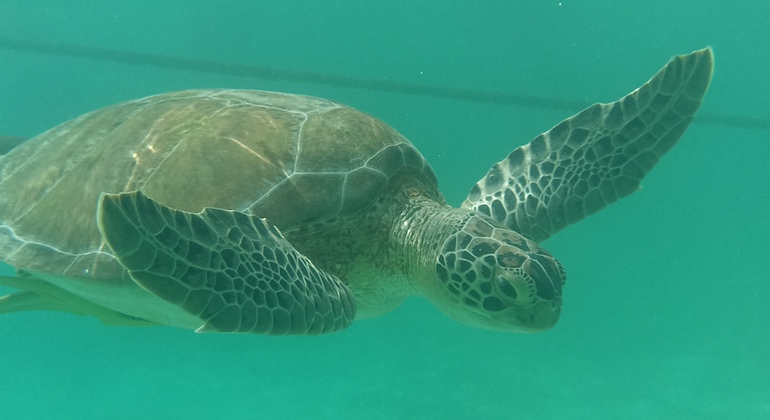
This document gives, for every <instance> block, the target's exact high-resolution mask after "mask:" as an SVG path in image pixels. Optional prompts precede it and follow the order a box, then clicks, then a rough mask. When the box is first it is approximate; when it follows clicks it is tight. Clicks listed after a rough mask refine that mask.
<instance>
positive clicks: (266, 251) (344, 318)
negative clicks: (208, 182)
mask: <svg viewBox="0 0 770 420" xmlns="http://www.w3.org/2000/svg"><path fill="white" fill-rule="evenodd" d="M98 222H99V229H100V230H101V232H102V235H103V237H104V239H105V240H106V241H107V244H108V245H109V247H110V248H111V249H112V251H113V253H114V254H115V256H116V257H117V258H118V261H120V263H121V264H123V266H124V267H126V269H128V273H129V274H130V275H131V278H133V279H134V281H135V282H136V283H138V284H139V285H140V286H142V287H143V288H144V289H146V290H147V291H149V292H150V293H152V294H154V295H156V296H158V297H160V298H162V299H165V300H167V301H169V302H171V303H173V304H175V305H178V306H179V307H181V308H182V309H184V310H185V311H186V312H187V313H189V314H191V315H193V316H196V317H198V318H200V319H201V321H203V325H202V326H201V327H200V328H198V330H197V331H199V332H241V333H258V334H273V335H279V334H323V333H329V332H334V331H339V330H342V329H344V328H346V327H347V326H348V325H350V323H351V322H352V321H353V319H354V317H355V302H354V299H353V294H352V292H351V291H350V289H348V288H347V286H345V285H344V284H343V283H342V282H341V281H340V280H338V279H337V278H335V277H334V276H332V275H330V274H328V273H325V272H323V271H321V270H319V269H318V268H316V267H315V266H313V264H312V263H311V262H310V260H309V259H307V258H306V257H305V256H303V255H301V254H300V253H299V252H298V251H297V250H296V249H294V247H292V246H291V244H289V242H288V241H286V239H285V238H284V237H283V235H281V233H280V232H279V231H278V229H277V228H275V227H274V226H272V225H271V224H269V223H268V222H267V221H266V220H265V219H261V218H259V217H254V216H250V215H247V214H244V213H241V212H237V211H231V210H221V209H211V208H209V209H204V210H203V211H202V212H201V213H187V212H183V211H179V210H174V209H171V208H168V207H165V206H163V205H161V204H159V203H157V202H155V201H153V200H151V199H150V198H148V197H146V196H145V195H144V194H142V193H141V192H139V191H136V192H131V193H122V194H116V195H112V194H104V195H102V198H101V200H100V205H99V210H98Z"/></svg>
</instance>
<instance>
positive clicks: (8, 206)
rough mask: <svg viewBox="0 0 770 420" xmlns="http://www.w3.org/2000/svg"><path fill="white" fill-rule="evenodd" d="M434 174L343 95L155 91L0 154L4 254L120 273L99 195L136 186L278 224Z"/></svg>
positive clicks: (342, 213)
mask: <svg viewBox="0 0 770 420" xmlns="http://www.w3.org/2000/svg"><path fill="white" fill-rule="evenodd" d="M407 179H419V180H420V182H421V183H422V184H423V185H425V186H427V187H428V188H429V189H433V190H435V191H436V193H437V194H438V188H437V185H436V178H435V175H434V173H433V170H432V169H431V168H430V166H429V165H428V163H427V162H426V161H425V159H424V158H423V157H422V155H420V153H419V152H418V151H417V149H415V147H414V146H413V145H412V144H411V143H410V142H409V141H408V140H407V139H406V138H404V137H403V136H401V135H400V134H399V133H398V132H396V131H395V130H394V129H393V128H391V127H389V126H388V125H387V124H385V123H383V122H382V121H380V120H378V119H376V118H373V117H371V116H369V115H366V114H364V113H361V112H359V111H356V110H354V109H352V108H349V107H346V106H344V105H341V104H339V103H335V102H331V101H327V100H324V99H318V98H312V97H307V96H297V95H289V94H282V93H272V92H262V91H246V90H198V91H184V92H176V93H168V94H162V95H157V96H151V97H148V98H144V99H139V100H135V101H131V102H125V103H122V104H119V105H115V106H112V107H108V108H104V109H101V110H98V111H94V112H91V113H89V114H86V115H83V116H81V117H79V118H77V119H74V120H72V121H69V122H67V123H64V124H62V125H60V126H58V127H56V128H54V129H52V130H50V131H48V132H46V133H44V134H42V135H40V136H38V137H36V138H34V139H32V140H30V141H28V142H26V143H24V144H22V145H21V146H19V147H18V148H16V149H14V150H13V151H12V152H11V153H9V154H8V155H5V156H4V157H2V158H0V260H4V261H6V262H7V263H9V264H11V265H13V266H15V267H17V268H19V269H22V270H24V269H26V270H29V271H38V272H47V273H53V274H57V275H64V276H66V277H90V278H100V279H109V278H120V277H123V278H125V273H124V270H123V269H122V267H120V265H119V264H118V263H117V262H116V260H115V259H114V258H113V257H112V255H111V254H110V251H109V249H108V248H107V247H106V246H105V244H104V241H103V240H102V238H101V235H100V233H99V230H98V227H97V224H96V217H95V216H96V206H97V203H98V200H99V196H100V194H102V193H118V192H123V191H133V190H137V189H139V190H142V191H143V192H144V193H145V194H146V195H148V196H149V197H150V198H152V199H154V200H156V201H158V202H160V203H161V204H163V205H165V206H168V207H172V208H176V209H180V210H185V211H188V212H198V211H200V210H202V209H203V208H205V207H217V208H223V209H235V210H239V211H243V212H246V213H250V214H254V215H257V216H260V217H266V218H267V219H268V220H269V221H270V222H271V223H273V224H275V225H276V226H278V227H279V228H280V229H282V230H286V229H291V228H293V227H297V226H300V225H302V224H306V223H310V222H312V221H323V220H327V219H338V220H339V219H340V218H345V217H354V216H355V215H357V214H361V213H362V212H364V211H366V209H367V208H369V206H370V205H371V204H372V203H373V202H374V201H375V200H376V199H378V197H380V196H381V195H382V193H383V191H385V190H393V189H392V188H386V187H388V185H389V184H392V183H393V182H403V181H404V180H407Z"/></svg>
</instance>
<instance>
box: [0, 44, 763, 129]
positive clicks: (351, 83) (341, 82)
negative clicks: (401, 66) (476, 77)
mask: <svg viewBox="0 0 770 420" xmlns="http://www.w3.org/2000/svg"><path fill="white" fill-rule="evenodd" d="M0 48H4V49H9V50H16V51H24V52H31V53H37V54H48V55H56V56H63V57H76V58H85V59H91V60H100V61H109V62H114V63H123V64H130V65H146V66H154V67H160V68H166V69H178V70H187V71H195V72H200V73H208V74H219V75H227V76H235V77H245V78H255V79H265V80H281V81H289V82H302V83H312V84H325V85H332V86H337V87H342V88H350V89H362V90H372V91H379V92H388V93H400V94H406V95H420V96H430V97H435V98H446V99H456V100H464V101H471V102H480V103H488V104H500V105H516V106H522V107H529V108H538V109H548V110H557V111H561V110H566V111H576V110H579V109H582V108H585V107H586V106H588V105H590V103H588V102H585V101H571V100H561V99H554V98H543V97H538V96H529V95H517V94H513V93H496V92H484V91H477V90H470V89H456V88H451V87H438V86H425V85H418V84H412V83H400V82H394V81H387V80H375V79H361V78H356V77H348V76H339V75H333V74H320V73H313V72H307V71H295V70H285V69H272V68H267V67H260V66H251V65H245V64H237V63H220V62H216V61H209V60H199V59H192V58H182V57H173V56H167V55H160V54H149V53H136V52H128V51H118V50H110V49H106V48H98V47H86V46H82V45H71V44H62V43H45V42H37V41H31V40H19V39H9V38H0ZM693 122H694V123H700V124H709V125H720V126H728V127H737V128H743V129H750V130H770V119H763V118H754V117H744V116H734V115H724V114H710V113H699V114H698V115H697V116H696V118H695V120H694V121H693Z"/></svg>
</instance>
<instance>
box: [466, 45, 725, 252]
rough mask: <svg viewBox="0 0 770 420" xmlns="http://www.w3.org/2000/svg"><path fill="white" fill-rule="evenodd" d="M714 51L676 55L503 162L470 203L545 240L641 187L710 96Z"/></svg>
mask: <svg viewBox="0 0 770 420" xmlns="http://www.w3.org/2000/svg"><path fill="white" fill-rule="evenodd" d="M713 68H714V58H713V55H712V51H711V49H710V48H705V49H702V50H699V51H695V52H693V53H691V54H689V55H682V56H678V57H674V58H673V59H672V60H671V61H669V63H668V64H667V65H666V66H665V67H663V69H661V70H660V71H659V72H658V73H657V74H656V75H655V76H654V77H653V78H652V79H650V81H648V82H647V83H645V84H644V85H643V86H642V87H640V88H638V89H636V90H635V91H633V92H631V93H630V94H629V95H627V96H626V97H624V98H622V99H620V100H619V101H617V102H613V103H611V104H596V105H592V106H590V107H588V108H586V109H585V110H583V111H582V112H580V113H578V114H577V115H575V116H573V117H571V118H569V119H567V120H565V121H563V122H561V123H560V124H559V125H557V126H556V127H554V128H552V129H551V130H550V131H548V132H546V133H544V134H541V135H539V136H538V137H536V138H535V139H534V140H532V142H530V143H529V144H527V145H525V146H522V147H519V148H518V149H516V150H514V151H513V152H512V153H511V154H510V155H508V157H507V158H506V159H504V160H502V161H501V162H498V163H497V164H495V165H494V166H493V167H492V168H491V169H490V170H489V173H487V175H486V176H485V177H484V178H482V179H481V181H479V182H478V183H477V184H476V186H474V187H473V189H472V190H471V192H470V194H469V195H468V198H467V199H466V200H465V202H464V203H463V207H464V208H469V209H476V210H478V211H480V212H482V213H484V214H486V215H488V216H491V217H492V218H494V219H495V220H497V221H499V222H502V223H504V224H505V225H507V226H508V227H509V228H511V229H513V230H515V231H517V232H519V233H521V234H522V235H524V236H526V237H528V238H529V239H532V240H534V241H535V242H539V241H542V240H545V239H547V238H548V237H550V236H551V235H553V234H554V233H556V232H558V231H559V230H561V229H563V228H564V227H566V226H567V225H569V224H572V223H575V222H577V221H579V220H581V219H583V218H585V217H586V216H588V215H591V214H593V213H595V212H597V211H599V210H601V209H603V208H604V207H606V206H608V205H609V204H612V203H613V202H615V201H617V200H618V199H620V198H623V197H625V196H627V195H629V194H631V193H633V192H634V191H636V190H638V189H639V183H640V181H641V180H642V178H644V176H645V175H647V173H648V172H649V171H650V170H651V169H652V168H653V166H655V164H656V163H657V162H658V159H660V157H661V156H663V155H664V154H665V153H666V152H668V151H669V149H671V147H673V146H674V144H675V143H676V141H677V140H679V137H681V136H682V134H683V133H684V131H685V130H686V129H687V127H688V126H689V124H690V121H692V118H693V115H694V114H695V111H696V110H697V109H698V107H699V106H700V103H701V100H702V99H703V96H704V95H705V94H706V89H707V88H708V85H709V82H710V80H711V73H712V71H713Z"/></svg>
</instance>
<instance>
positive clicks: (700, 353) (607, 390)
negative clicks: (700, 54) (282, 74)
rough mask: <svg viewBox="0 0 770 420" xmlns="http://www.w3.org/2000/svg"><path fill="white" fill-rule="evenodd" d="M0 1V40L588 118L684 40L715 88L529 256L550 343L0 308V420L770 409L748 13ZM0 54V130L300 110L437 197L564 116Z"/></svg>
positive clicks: (401, 325)
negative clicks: (386, 127) (322, 110)
mask: <svg viewBox="0 0 770 420" xmlns="http://www.w3.org/2000/svg"><path fill="white" fill-rule="evenodd" d="M5 3H6V4H0V39H15V40H31V41H35V42H39V43H49V44H50V43H54V42H59V43H62V44H67V45H80V46H88V47H100V48H104V49H110V50H116V51H130V52H143V53H152V54H158V55H166V56H175V57H186V58H194V59H200V60H210V61H215V62H222V63H240V64H245V65H252V66H263V67H269V68H274V69H283V70H293V71H303V72H313V73H317V74H322V75H338V76H344V77H350V78H360V79H367V80H385V81H392V82H401V83H410V84H415V85H421V86H436V87H442V86H444V87H452V88H455V89H467V90H473V91H484V92H497V93H511V94H520V95H534V96H537V97H541V98H547V99H548V98H550V99H560V100H567V101H576V102H586V103H590V102H596V101H605V102H606V101H612V100H615V99H617V98H619V97H620V96H622V95H624V94H625V93H627V92H629V91H630V90H632V89H634V88H636V87H637V86H638V85H640V84H642V83H643V82H644V81H646V80H647V79H648V78H649V77H650V76H652V74H654V72H655V71H657V70H658V68H659V67H661V66H662V65H663V64H665V62H666V61H667V60H668V59H669V57H671V56H672V55H675V54H682V53H687V52H690V51H692V50H694V49H698V48H702V47H704V46H706V45H711V46H713V47H714V51H715V54H716V72H715V75H714V80H713V83H712V85H711V89H710V92H709V94H708V95H707V97H706V101H705V102H704V104H703V106H702V108H701V115H702V118H699V119H696V121H695V124H693V126H692V127H691V128H690V129H689V131H688V132H687V134H686V135H685V136H684V138H683V139H682V141H681V142H680V144H678V145H677V146H676V147H675V149H674V150H673V151H672V152H670V153H669V154H668V155H667V156H666V157H665V158H664V159H663V160H662V161H661V163H660V164H659V166H658V167H657V168H656V169H655V170H654V171H653V173H652V174H651V175H650V176H648V177H647V178H646V179H645V181H644V183H643V185H644V188H643V189H642V190H641V191H640V192H638V193H636V194H634V195H633V196H631V197H629V198H626V199H625V200H623V201H621V202H619V203H617V204H615V205H613V206H611V207H610V208H608V209H605V210H604V211H602V212H601V213H600V214H597V215H595V216H592V217H590V218H589V219H586V220H584V221H582V222H580V223H579V224H576V225H574V226H571V227H569V228H568V229H566V230H565V231H563V232H561V233H559V234H558V235H557V236H555V237H553V238H551V239H549V240H548V241H547V242H546V243H545V246H546V247H547V248H548V249H549V250H550V251H551V252H552V253H554V254H555V255H556V256H557V257H558V258H559V259H560V261H561V262H562V263H563V264H564V265H565V267H566V268H567V272H568V276H569V281H568V283H567V287H566V290H565V293H566V296H565V307H564V311H563V315H562V319H561V320H560V322H559V324H558V325H557V326H556V327H555V328H554V329H553V330H551V331H549V332H547V333H542V334H536V335H509V334H503V333H494V332H487V331H482V330H476V329H473V328H470V327H466V326H464V325H460V324H457V323H455V322H453V321H451V320H450V319H447V318H445V317H444V316H443V315H441V314H440V313H438V311H436V310H435V309H434V308H433V307H432V306H430V305H429V304H428V303H426V302H425V301H423V300H421V299H417V298H415V299H412V300H410V301H408V302H407V303H406V304H405V305H404V306H403V307H401V308H399V309H398V310H396V311H394V312H393V313H391V314H388V315H386V316H383V317H380V318H377V319H372V320H367V321H362V322H358V323H355V324H354V325H353V326H352V327H351V328H350V329H348V330H347V331H345V332H343V333H340V334H336V335H330V336H325V337H314V338H305V337H289V338H286V337H283V338H280V337H279V338H276V337H262V336H234V335H202V334H194V333H191V332H188V331H181V330H175V329H171V328H165V327H158V328H146V329H128V328H109V327H104V326H102V325H100V324H99V323H98V322H97V321H95V320H92V319H86V318H79V317H76V316H70V315H66V314H58V313H20V314H12V315H4V316H3V317H2V319H1V320H0V417H4V418H78V419H83V418H94V419H96V418H127V419H133V418H215V417H216V418H311V419H312V418H319V419H323V418H334V419H342V418H371V419H380V418H382V419H388V418H442V419H443V418H450V419H455V418H456V419H464V418H492V417H496V418H522V419H556V418H559V419H583V418H585V419H589V418H590V419H593V418H624V419H625V418H628V419H658V418H677V419H685V418H693V419H707V418H713V419H723V418H736V419H737V418H740V419H752V418H756V419H761V418H770V309H768V308H769V307H770V306H769V305H768V302H770V281H768V280H770V278H768V272H770V263H769V262H768V261H769V260H770V258H768V255H770V243H769V242H768V239H769V238H770V199H769V197H770V187H768V184H767V180H768V178H769V177H770V165H769V164H768V161H767V160H768V156H770V144H768V133H770V130H768V122H767V118H768V109H770V94H768V93H770V81H768V78H767V77H766V76H767V73H768V71H770V45H768V41H767V40H768V39H770V31H768V29H766V17H767V16H770V6H768V4H767V3H762V2H726V1H713V2H708V5H704V2H700V1H694V0H684V1H677V2H672V1H661V0H653V1H646V2H636V3H633V4H632V3H631V2H611V1H600V0H592V1H581V2H577V1H563V2H556V1H537V2H534V1H532V2H526V5H522V3H525V2H516V4H513V3H514V2H504V1H488V2H457V1H456V2H447V1H441V2H439V1H435V0H434V1H433V2H426V1H416V2H407V1H404V2H357V1H325V2H314V1H309V0H305V1H274V2H263V1H240V2H236V1H223V2H218V3H217V5H216V6H214V3H213V2H203V1H186V2H181V1H177V2H171V1H168V2H163V3H162V4H160V5H158V4H159V3H161V2H155V1H152V2H150V1H132V2H115V1H83V2H78V3H76V2H68V1H67V2H62V1H54V0H50V1H47V2H46V1H27V2H24V3H23V6H14V5H9V4H7V3H11V2H5ZM18 3H19V4H21V2H18ZM59 52H60V53H63V52H64V48H63V47H62V48H61V50H60V51H59ZM0 63H2V67H1V70H0V92H2V95H0V134H5V135H21V136H29V137H31V136H34V135H36V134H38V133H40V132H42V131H43V130H46V129H48V128H50V127H53V126H55V125H56V124H59V123H61V122H63V121H65V120H67V119H70V118H73V117H75V116H77V115H80V114H81V113H83V112H86V111H89V110H92V109H96V108H99V107H102V106H105V105H108V104H111V103H115V102H119V101H122V100H127V99H132V98H136V97H141V96H145V95H149V94H154V93H159V92H163V91H170V90H178V89H185V88H202V87H237V88H255V89H265V90H278V91H287V92H293V93H304V94H310V95H316V96H323V97H327V98H330V99H334V100H338V101H341V102H345V103H347V104H349V105H351V106H354V107H356V108H359V109H361V110H363V111H366V112H368V113H371V114H373V115H376V116H378V117H380V118H381V119H383V120H385V121H387V122H389V123H390V124H391V125H393V126H394V127H395V128H396V129H398V130H399V131H401V132H402V133H403V134H404V135H406V136H407V137H408V138H410V139H411V140H412V141H413V142H414V143H415V144H416V145H417V147H418V148H419V149H420V150H421V151H422V152H423V153H424V155H425V156H426V157H427V158H428V160H429V161H430V162H431V163H432V164H433V166H434V169H435V170H436V172H437V174H438V177H439V180H440V182H441V186H442V189H443V191H444V192H445V194H446V196H447V198H448V200H449V201H450V202H451V203H453V204H455V205H458V204H459V203H460V202H461V201H462V200H463V198H464V197H465V194H467V192H468V190H469V189H470V187H471V186H472V185H473V183H474V182H475V181H477V180H478V179H479V178H480V177H482V176H483V175H484V174H485V173H486V171H487V169H488V168H489V166H490V165H491V164H492V163H494V162H496V161H498V160H500V159H502V158H503V157H504V156H506V155H507V153H509V152H510V151H511V150H512V149H513V148H515V147H516V146H518V145H521V144H524V143H526V142H528V141H529V140H530V139H531V138H532V137H534V136H535V135H536V134H538V133H540V132H542V131H544V130H546V129H548V128H550V127H551V126H552V125H554V124H555V123H557V122H559V121H560V120H562V119H564V118H566V117H569V116H570V115H572V114H574V113H575V112H577V111H579V107H576V108H574V109H556V110H554V109H550V110H549V109H543V108H538V107H533V106H527V105H526V104H523V105H503V104H494V103H482V102H474V101H466V100H459V99H452V98H448V97H431V96H424V95H410V94H405V93H388V92H384V91H379V90H371V89H369V90H367V89H360V88H350V87H345V86H342V85H344V83H342V84H340V83H335V84H318V83H306V82H305V83H303V82H302V81H301V80H277V79H274V78H268V77H263V78H249V77H242V76H243V75H241V76H236V75H230V76H227V75H221V74H214V73H202V72H199V71H195V70H193V69H188V70H184V69H179V68H174V69H169V68H162V67H156V66H137V65H131V64H127V63H125V62H115V61H114V60H113V61H105V60H98V59H93V58H77V57H66V56H64V55H61V54H59V55H57V54H38V53H32V52H25V51H21V50H19V49H9V48H7V46H6V47H3V48H0ZM2 270H4V273H6V274H7V273H9V268H8V267H7V266H4V267H3V268H2Z"/></svg>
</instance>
